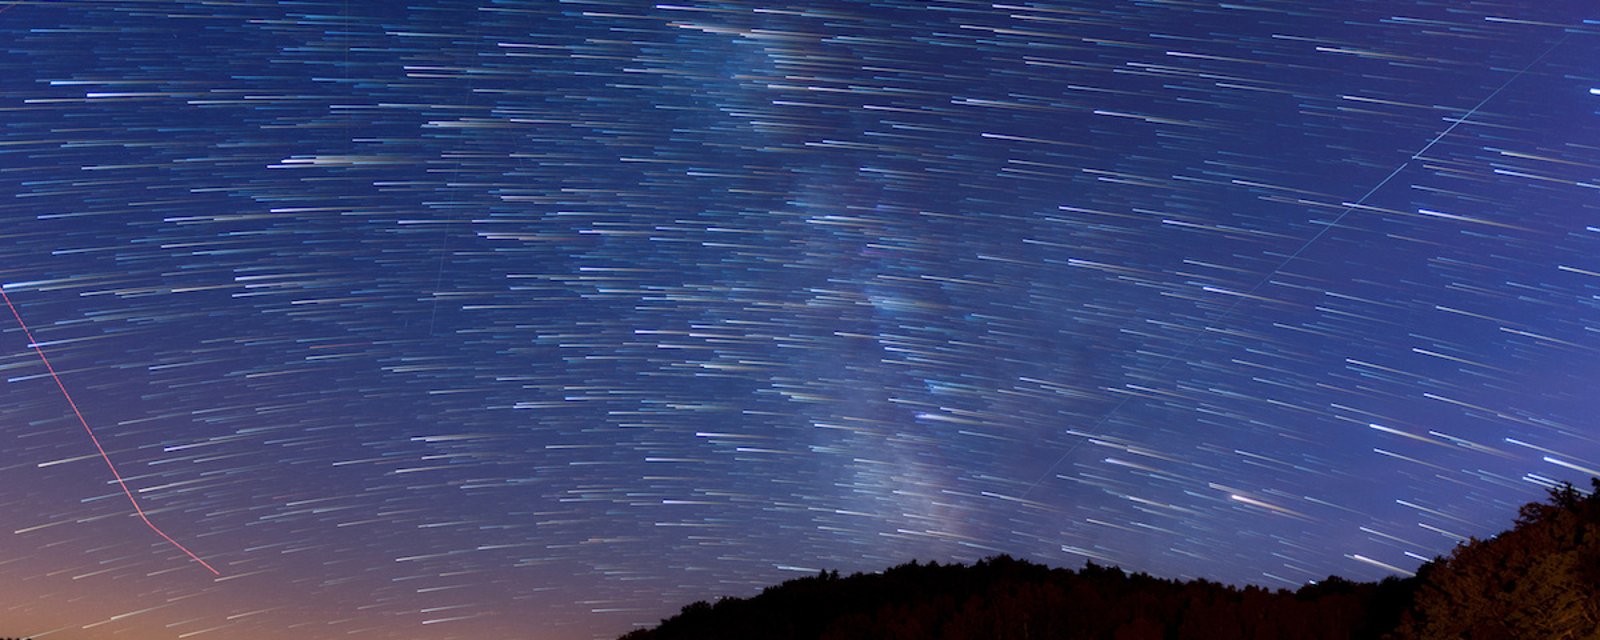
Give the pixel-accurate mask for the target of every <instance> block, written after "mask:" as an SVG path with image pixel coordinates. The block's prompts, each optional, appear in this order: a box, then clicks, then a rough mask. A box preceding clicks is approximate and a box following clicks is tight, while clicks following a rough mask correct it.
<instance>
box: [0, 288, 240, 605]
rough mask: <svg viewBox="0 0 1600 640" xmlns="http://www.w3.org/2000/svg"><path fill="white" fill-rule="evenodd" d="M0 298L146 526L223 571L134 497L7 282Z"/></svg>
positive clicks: (214, 570)
mask: <svg viewBox="0 0 1600 640" xmlns="http://www.w3.org/2000/svg"><path fill="white" fill-rule="evenodd" d="M0 299H3V300H5V303H6V308H8V309H11V316H12V317H14V318H16V319H17V326H19V327H22V335H23V336H24V337H26V338H27V339H28V346H30V347H33V352H34V353H37V354H39V361H40V362H43V363H44V368H45V370H46V371H48V372H50V379H52V380H55V381H56V388H58V389H60V390H61V397H63V398H66V399H67V406H70V407H72V415H75V416H77V417H78V424H81V425H83V430H84V432H85V433H88V434H89V440H90V441H91V442H93V443H94V448H95V451H98V452H100V459H101V460H104V461H105V463H106V468H107V469H110V470H111V476H112V477H113V478H116V480H117V486H118V487H121V488H122V495H125V496H128V504H131V505H133V510H134V512H135V513H137V514H139V519H140V520H143V521H144V524H145V526H147V527H150V530H151V531H154V532H156V535H158V536H161V538H162V539H164V540H166V541H167V542H169V543H171V544H172V546H174V547H177V548H178V550H179V551H182V552H184V553H185V554H188V556H189V557H190V558H193V559H194V561H195V562H198V563H200V566H202V567H205V568H206V570H207V571H210V572H211V573H212V574H214V575H219V576H220V575H222V572H220V571H217V570H216V568H214V567H212V566H211V564H210V563H208V562H206V561H205V560H202V559H201V558H200V556H198V555H195V553H194V552H193V551H190V550H189V548H188V547H185V546H183V545H182V544H180V543H179V542H178V541H177V540H174V539H172V536H169V535H167V532H165V531H162V530H161V527H157V526H156V523H154V522H151V521H150V516H147V515H145V513H144V508H142V507H140V506H139V501H138V499H136V498H134V497H133V492H132V491H130V490H128V483H127V482H126V481H124V480H123V479H122V474H121V473H119V472H118V471H117V465H115V464H112V463H111V456H109V455H106V450H105V447H102V446H100V438H98V437H95V435H94V429H91V428H90V427H89V421H88V420H85V419H84V418H83V412H82V411H79V410H78V403H77V402H75V401H73V399H72V394H71V393H68V392H67V385H65V384H63V383H62V382H61V376H58V375H56V368H55V367H53V366H51V365H50V359H49V358H47V357H45V355H44V348H43V347H41V346H39V342H38V341H37V340H34V339H33V331H31V330H29V329H28V323H26V322H23V320H22V314H21V313H20V312H18V311H17V306H16V305H14V304H12V303H11V296H10V295H8V294H6V290H5V287H4V286H0Z"/></svg>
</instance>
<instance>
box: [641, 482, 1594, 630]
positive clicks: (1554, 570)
mask: <svg viewBox="0 0 1600 640" xmlns="http://www.w3.org/2000/svg"><path fill="white" fill-rule="evenodd" d="M1591 485H1592V486H1593V487H1594V488H1595V489H1596V490H1595V491H1591V492H1589V493H1583V492H1580V491H1578V490H1577V489H1575V488H1574V487H1573V486H1572V485H1570V484H1566V485H1562V486H1560V487H1557V488H1555V489H1552V490H1551V491H1550V493H1549V498H1548V500H1547V501H1545V502H1535V503H1529V504H1527V505H1525V506H1523V507H1522V509H1521V511H1520V513H1519V516H1518V517H1517V519H1516V521H1515V524H1514V526H1513V528H1512V529H1510V530H1508V531H1505V532H1503V533H1501V534H1499V535H1496V536H1494V537H1492V538H1488V539H1485V540H1478V539H1475V538H1474V539H1471V540H1469V541H1467V542H1465V543H1462V544H1460V545H1458V546H1457V547H1456V548H1455V549H1454V550H1453V551H1452V552H1451V553H1450V555H1448V556H1446V557H1441V558H1435V559H1434V560H1433V561H1432V562H1429V563H1427V564H1425V565H1423V566H1422V568H1420V569H1419V570H1418V572H1417V575H1416V577H1413V578H1404V579H1402V578H1394V577H1391V578H1387V579H1384V580H1383V581H1381V582H1376V583H1373V582H1352V581H1350V580H1346V579H1344V578H1340V577H1338V576H1330V577H1328V578H1327V579H1325V580H1320V581H1317V582H1315V583H1313V584H1308V585H1306V586H1304V587H1301V588H1300V589H1298V590H1295V591H1289V590H1283V589H1277V590H1269V589H1264V588H1261V587H1255V586H1247V587H1244V588H1238V587H1234V586H1230V585H1224V584H1219V583H1216V582H1211V581H1208V580H1203V579H1202V580H1190V581H1177V580H1167V579H1161V578H1156V577H1152V576H1149V575H1146V574H1143V573H1133V574H1129V573H1126V572H1124V571H1123V570H1121V569H1119V568H1116V567H1107V566H1101V565H1097V564H1095V563H1093V562H1089V563H1087V564H1085V565H1084V567H1083V568H1081V569H1077V570H1069V569H1059V568H1050V567H1046V566H1043V565H1039V564H1035V563H1032V562H1028V561H1025V560H1018V559H1014V558H1011V557H1009V556H1004V555H1002V556H995V557H991V558H986V559H984V560H981V561H979V562H977V563H975V564H972V565H970V566H968V565H963V564H938V563H933V562H930V563H926V564H922V563H918V562H915V561H913V562H910V563H907V564H902V565H899V566H896V567H892V568H890V569H888V570H885V571H883V572H881V573H870V574H869V573H857V574H854V575H850V576H847V577H840V576H839V574H838V572H835V571H823V572H821V573H820V574H818V575H816V576H812V577H807V578H800V579H796V580H789V581H787V582H784V583H782V584H779V585H776V586H772V587H768V588H767V589H765V590H764V591H762V592H761V593H760V594H759V595H756V596H754V597H751V598H724V599H721V600H718V601H716V602H715V603H708V602H704V601H701V602H696V603H694V604H691V605H688V606H686V607H684V608H683V610H682V611H681V612H680V613H679V614H678V615H676V616H673V617H671V618H668V619H666V620H663V621H661V624H660V625H659V626H657V627H655V628H653V629H640V630H636V631H633V632H631V633H628V634H627V635H624V636H622V640H690V639H693V640H724V639H726V640H733V639H745V638H764V639H769V640H802V639H803V640H868V639H872V640H901V639H904V640H912V639H916V640H925V639H941V640H991V639H992V640H1003V639H1009V640H1033V639H1052V640H1054V639H1061V640H1076V639H1080V638H1081V639H1090V638H1094V639H1102V638H1106V639H1111V640H1175V639H1182V640H1268V639H1271V640H1278V639H1294V640H1300V639H1305V640H1322V639H1327V640H1333V639H1339V640H1363V639H1373V640H1378V639H1383V640H1443V639H1445V638H1450V639H1459V638H1470V639H1472V640H1515V639H1523V638H1528V639H1533V638H1538V639H1541V640H1543V639H1549V640H1600V498H1597V497H1596V495H1597V494H1600V480H1594V481H1591Z"/></svg>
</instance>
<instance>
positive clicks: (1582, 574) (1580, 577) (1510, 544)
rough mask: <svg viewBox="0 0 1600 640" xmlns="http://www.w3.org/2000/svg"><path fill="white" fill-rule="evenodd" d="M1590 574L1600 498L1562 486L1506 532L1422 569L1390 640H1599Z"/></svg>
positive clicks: (1599, 600) (1599, 604) (1598, 537)
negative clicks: (1408, 607)
mask: <svg viewBox="0 0 1600 640" xmlns="http://www.w3.org/2000/svg"><path fill="white" fill-rule="evenodd" d="M1594 486H1595V487H1596V488H1597V489H1600V481H1595V482H1594ZM1597 567H1600V498H1597V497H1596V496H1595V494H1593V493H1591V494H1590V495H1588V496H1585V495H1583V494H1582V493H1580V492H1578V491H1577V490H1576V489H1574V488H1573V487H1572V485H1570V484H1565V485H1563V486H1561V487H1558V488H1555V489H1552V490H1551V491H1550V496H1549V500H1548V501H1547V502H1544V503H1532V504H1528V505H1526V506H1524V507H1523V508H1522V509H1521V512H1520V514H1519V517H1518V518H1517V521H1516V525H1515V526H1514V527H1513V528H1512V529H1511V530H1510V531H1507V532H1505V533H1502V534H1500V535H1498V536H1495V537H1493V538H1490V539H1488V540H1478V539H1472V540H1470V541H1468V542H1467V543H1465V544H1462V545H1460V546H1457V547H1456V549H1455V551H1453V552H1452V553H1451V554H1450V556H1449V557H1448V558H1442V559H1436V560H1435V561H1434V562H1431V563H1429V564H1427V565H1424V566H1423V567H1422V569H1420V570H1419V571H1418V575H1417V578H1418V581H1419V586H1418V590H1417V593H1416V598H1415V603H1414V605H1413V606H1412V609H1411V611H1410V612H1409V613H1408V614H1407V615H1406V617H1405V619H1404V621H1403V622H1402V623H1401V625H1400V628H1399V629H1397V630H1396V634H1395V637H1396V638H1397V639H1399V640H1433V639H1436V638H1437V639H1444V638H1452V639H1454V638H1470V639H1472V640H1497V639H1500V638H1505V639H1512V638H1547V639H1549V640H1579V639H1584V640H1588V639H1596V640H1600V594H1597V593H1596V591H1595V585H1596V578H1597V577H1600V573H1597Z"/></svg>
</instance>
